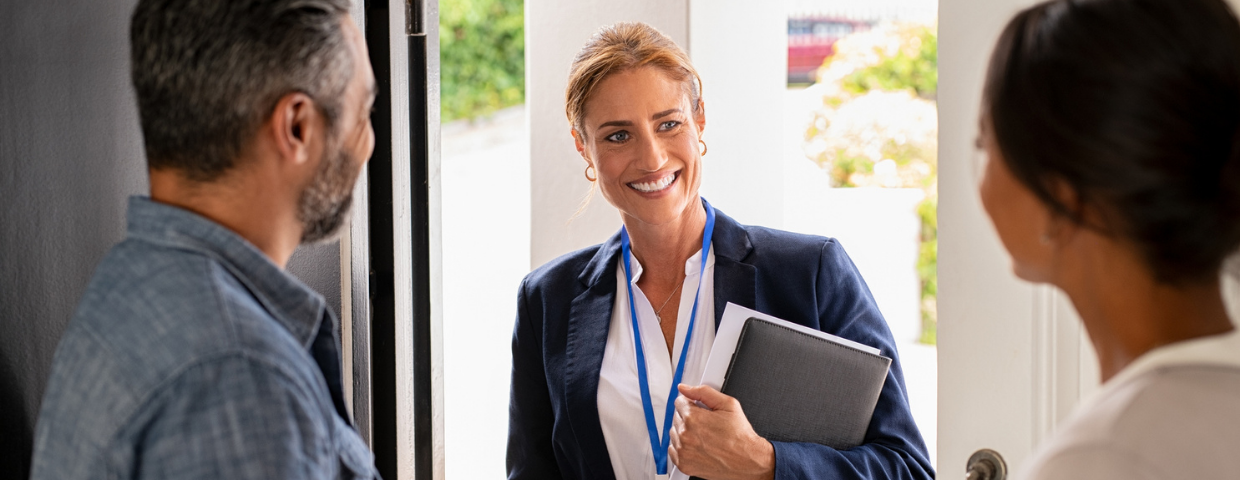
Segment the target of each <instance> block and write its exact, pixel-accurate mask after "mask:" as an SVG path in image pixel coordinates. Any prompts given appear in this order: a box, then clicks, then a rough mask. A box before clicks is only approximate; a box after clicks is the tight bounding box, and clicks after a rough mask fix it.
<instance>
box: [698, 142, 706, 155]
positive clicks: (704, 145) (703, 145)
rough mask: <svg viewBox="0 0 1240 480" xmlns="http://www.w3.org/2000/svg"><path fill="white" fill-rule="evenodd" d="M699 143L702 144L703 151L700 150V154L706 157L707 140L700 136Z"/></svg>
mask: <svg viewBox="0 0 1240 480" xmlns="http://www.w3.org/2000/svg"><path fill="white" fill-rule="evenodd" d="M698 143H700V144H702V151H701V152H699V153H698V155H700V156H703V157H705V156H706V141H705V140H702V139H700V138H699V139H698Z"/></svg>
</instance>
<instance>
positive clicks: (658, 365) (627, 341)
mask: <svg viewBox="0 0 1240 480" xmlns="http://www.w3.org/2000/svg"><path fill="white" fill-rule="evenodd" d="M701 258H702V252H701V251H700V250H699V251H698V252H697V253H696V254H694V255H693V256H692V257H690V258H689V260H688V261H686V262H685V283H684V285H682V286H681V287H680V288H681V294H680V308H679V309H678V310H677V317H676V318H677V321H676V343H675V345H674V346H673V347H672V352H673V353H672V355H668V353H667V343H666V342H665V340H664V339H663V333H662V330H661V329H660V328H659V321H658V319H657V318H656V317H655V313H654V307H653V306H652V305H651V302H650V301H649V300H648V299H647V298H646V296H645V295H644V294H643V293H642V291H641V289H640V288H638V287H637V281H638V279H640V278H641V275H642V267H641V265H640V264H639V263H638V261H637V258H632V260H631V265H632V268H633V284H632V285H631V286H630V287H631V288H632V289H633V303H634V305H636V307H637V324H638V328H639V329H641V334H642V336H641V339H642V348H643V349H644V350H645V354H646V374H647V382H649V386H650V403H651V404H652V405H653V406H654V417H655V426H656V427H657V428H658V432H659V433H660V434H662V433H663V416H664V414H665V410H664V409H665V408H666V407H667V394H668V392H669V391H670V389H671V387H672V376H673V375H674V374H675V372H676V370H675V368H676V361H677V360H679V356H680V350H681V348H683V346H684V340H685V332H686V331H687V330H688V329H689V314H690V311H691V310H693V298H694V293H695V292H696V290H697V288H698V283H699V281H700V280H701V279H700V278H699V277H698V275H699V273H698V267H699V266H700V265H701V264H700V261H701ZM616 264H617V265H616V285H617V287H616V303H615V306H614V307H613V308H612V314H611V327H610V328H609V329H608V331H607V347H606V350H605V351H604V352H603V366H602V369H601V370H600V371H599V382H598V416H599V422H600V423H601V424H602V427H603V439H604V440H605V441H606V442H607V453H608V455H609V456H610V458H611V465H612V468H613V469H614V470H615V473H616V478H617V479H619V480H626V479H655V478H658V479H665V478H669V477H670V478H672V479H687V478H688V476H687V475H684V474H682V473H680V472H679V471H676V468H675V466H674V465H673V464H672V461H671V458H668V464H667V466H668V473H669V474H670V475H655V465H654V454H653V452H652V450H651V448H650V434H649V432H648V431H647V430H646V416H645V412H644V411H643V410H642V397H641V386H640V385H639V384H638V377H637V353H636V350H635V348H634V343H633V340H634V335H633V324H632V318H631V317H630V315H629V296H628V295H629V293H628V289H627V288H626V287H625V278H624V261H623V260H621V261H619V262H616ZM714 273H715V249H714V247H713V246H712V248H711V249H710V254H709V255H707V258H706V270H705V272H704V274H703V277H704V278H705V279H706V281H705V282H703V283H702V291H701V295H700V298H699V299H698V311H697V321H696V323H695V324H694V327H693V338H692V339H691V341H690V343H689V353H688V355H686V357H685V371H684V377H683V378H682V379H681V383H686V384H690V385H696V384H698V383H700V381H701V378H702V372H703V371H704V370H705V369H706V360H707V358H708V357H709V356H710V348H711V345H712V344H713V343H714V342H715V288H714V287H715V282H714V278H715V275H714ZM673 356H675V357H676V358H673Z"/></svg>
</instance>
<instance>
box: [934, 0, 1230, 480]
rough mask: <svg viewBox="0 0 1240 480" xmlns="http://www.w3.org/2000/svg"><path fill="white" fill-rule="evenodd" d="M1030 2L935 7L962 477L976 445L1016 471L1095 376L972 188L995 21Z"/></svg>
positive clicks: (944, 340)
mask: <svg viewBox="0 0 1240 480" xmlns="http://www.w3.org/2000/svg"><path fill="white" fill-rule="evenodd" d="M1033 3H1034V2H1033V1H1028V0H941V2H940V5H939V47H940V48H939V98H938V102H939V135H940V137H939V148H940V152H939V162H940V163H939V166H940V173H939V175H940V176H939V182H940V183H939V195H940V197H939V222H940V224H939V297H938V307H939V331H938V340H939V345H938V346H939V349H938V353H939V391H938V394H939V402H938V408H939V412H938V413H939V418H938V425H939V431H938V442H939V449H938V461H937V467H938V473H939V476H940V477H941V478H961V477H963V475H964V473H965V464H966V462H967V460H968V458H969V456H970V455H971V454H972V453H973V452H974V451H976V450H977V449H980V448H990V449H993V450H996V451H998V452H999V453H1000V454H1001V455H1002V456H1003V457H1004V458H1005V459H1006V461H1007V465H1008V468H1009V471H1011V470H1013V469H1018V468H1019V467H1020V466H1021V465H1022V462H1023V461H1024V460H1025V459H1026V458H1028V456H1029V454H1030V453H1031V452H1032V451H1033V449H1034V447H1036V446H1037V445H1038V444H1039V443H1040V442H1041V441H1042V440H1043V439H1045V438H1047V436H1048V435H1049V434H1050V433H1051V432H1052V431H1053V429H1054V427H1055V425H1056V424H1057V423H1058V422H1059V421H1060V420H1062V419H1063V418H1064V417H1065V416H1066V415H1068V414H1069V413H1071V411H1072V409H1073V408H1074V407H1075V406H1076V404H1077V403H1078V401H1079V400H1080V399H1081V398H1082V397H1084V396H1086V395H1088V394H1089V393H1090V392H1092V391H1093V390H1094V389H1095V388H1096V387H1097V383H1098V380H1097V379H1098V371H1097V364H1096V362H1095V359H1094V354H1093V351H1092V347H1091V346H1090V345H1089V342H1088V340H1087V339H1086V337H1085V336H1084V333H1083V330H1082V329H1081V327H1080V324H1079V322H1078V319H1077V316H1076V313H1075V311H1074V310H1073V309H1072V307H1071V305H1070V304H1069V303H1068V302H1067V301H1066V300H1065V298H1064V297H1063V295H1062V294H1060V293H1058V292H1056V291H1053V290H1052V289H1050V288H1047V287H1042V286H1033V285H1030V284H1028V283H1025V282H1022V281H1020V280H1018V279H1016V277H1015V276H1013V275H1012V273H1011V269H1010V262H1009V259H1008V257H1007V254H1006V253H1005V252H1004V251H1003V247H1002V245H1001V244H1000V243H999V240H998V237H996V236H995V234H994V232H993V230H992V228H991V226H990V223H989V221H988V220H987V218H986V216H985V213H984V212H983V211H982V208H981V203H980V201H979V200H978V197H977V188H976V185H977V180H978V178H979V174H980V172H979V167H980V164H981V162H980V161H979V160H980V157H979V154H978V153H977V152H975V149H974V139H975V137H976V135H977V112H978V109H979V107H980V101H981V91H982V82H983V77H984V73H985V69H986V63H987V61H988V60H989V56H990V52H991V49H992V47H993V45H994V42H995V40H996V39H997V38H998V36H999V32H1000V31H1001V30H1002V29H1003V26H1004V25H1005V24H1006V23H1007V21H1008V20H1009V19H1010V18H1011V17H1012V16H1013V15H1014V14H1015V13H1016V12H1018V11H1019V10H1020V9H1021V8H1024V7H1026V6H1029V5H1032V4H1033ZM1232 4H1233V8H1235V7H1236V4H1240V1H1237V0H1232ZM1237 263H1240V262H1233V268H1232V270H1233V271H1235V270H1238V268H1235V265H1237ZM1233 275H1234V274H1233ZM1224 288H1225V289H1226V290H1227V291H1228V295H1227V296H1228V297H1229V299H1230V300H1232V301H1231V307H1232V309H1231V311H1232V318H1233V319H1234V318H1237V316H1236V307H1237V306H1238V305H1240V302H1237V301H1235V300H1237V299H1240V287H1238V286H1237V284H1236V282H1235V281H1234V276H1229V277H1228V278H1227V279H1226V281H1225V287H1224Z"/></svg>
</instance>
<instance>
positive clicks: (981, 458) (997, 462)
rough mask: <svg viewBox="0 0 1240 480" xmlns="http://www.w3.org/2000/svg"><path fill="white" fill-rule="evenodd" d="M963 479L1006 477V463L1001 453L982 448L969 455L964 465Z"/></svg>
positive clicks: (997, 479)
mask: <svg viewBox="0 0 1240 480" xmlns="http://www.w3.org/2000/svg"><path fill="white" fill-rule="evenodd" d="M965 468H967V470H966V473H965V480H1004V479H1006V478H1007V463H1006V462H1004V461H1003V455H999V452H996V451H994V450H991V449H989V448H983V449H981V450H978V451H976V452H973V455H971V456H969V463H968V464H967V465H966V466H965Z"/></svg>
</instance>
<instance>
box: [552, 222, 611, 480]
mask: <svg viewBox="0 0 1240 480" xmlns="http://www.w3.org/2000/svg"><path fill="white" fill-rule="evenodd" d="M619 250H620V237H619V235H617V236H615V237H613V238H612V239H611V240H610V241H608V242H607V243H605V244H603V246H602V248H600V249H599V251H598V253H597V254H595V256H594V258H593V259H591V260H590V263H589V264H587V266H586V268H585V270H584V271H583V272H582V274H581V276H580V277H579V280H581V282H582V283H583V284H585V286H586V289H585V291H584V292H582V293H581V294H580V295H578V296H577V297H576V298H574V299H573V302H572V305H571V307H570V309H569V317H568V343H567V345H566V346H565V351H564V356H565V367H564V382H565V388H564V392H565V395H566V396H567V397H568V398H567V405H568V417H569V422H570V423H571V424H572V426H573V433H574V434H575V435H576V437H577V447H578V448H580V449H581V457H582V458H581V459H582V462H583V465H584V466H585V467H586V468H588V469H590V470H591V474H590V478H601V479H605V478H614V476H615V472H614V470H613V469H612V466H611V457H610V456H609V455H608V453H607V442H606V440H605V439H604V438H603V427H602V424H601V423H599V415H598V378H599V371H600V370H601V369H602V365H603V352H604V350H605V349H606V347H607V331H608V329H609V328H610V326H611V313H612V307H613V306H614V305H615V298H616V276H615V268H616V257H617V254H618V253H619Z"/></svg>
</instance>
